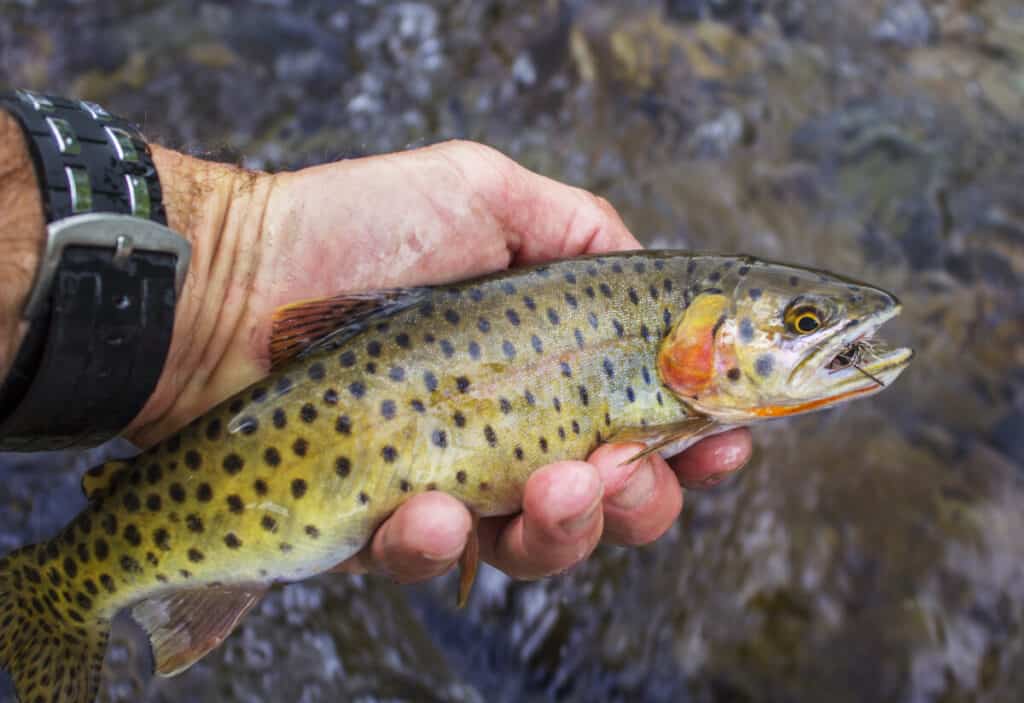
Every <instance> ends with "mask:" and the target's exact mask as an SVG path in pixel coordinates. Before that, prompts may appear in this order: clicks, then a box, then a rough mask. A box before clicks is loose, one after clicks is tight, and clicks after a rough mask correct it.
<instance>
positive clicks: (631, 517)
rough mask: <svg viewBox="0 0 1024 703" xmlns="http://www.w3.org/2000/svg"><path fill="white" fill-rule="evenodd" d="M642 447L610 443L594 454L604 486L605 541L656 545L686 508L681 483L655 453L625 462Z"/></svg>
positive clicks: (593, 462)
mask: <svg viewBox="0 0 1024 703" xmlns="http://www.w3.org/2000/svg"><path fill="white" fill-rule="evenodd" d="M643 448H644V447H643V445H642V444H607V445H604V446H601V447H598V449H597V450H596V451H595V452H594V453H593V454H591V455H590V458H589V461H590V463H592V464H593V465H594V466H596V467H597V470H598V472H599V473H600V475H601V481H602V482H603V483H604V539H605V541H609V542H614V543H616V544H630V545H638V544H647V543H648V542H653V541H654V540H656V539H657V538H658V537H660V536H661V535H662V534H664V533H665V531H666V530H667V529H668V528H669V527H670V526H671V525H672V523H673V521H675V519H676V518H677V517H678V516H679V511H680V510H682V507H683V491H682V489H681V488H680V487H679V480H678V479H677V478H676V476H675V474H674V473H673V472H672V469H671V468H669V466H668V464H667V463H665V460H664V459H662V458H661V457H660V456H658V455H657V454H651V455H648V456H646V457H644V458H643V459H641V460H640V461H635V462H632V463H629V464H626V463H623V462H625V461H627V460H628V459H629V458H630V457H632V456H635V455H636V454H637V452H639V451H641V450H643Z"/></svg>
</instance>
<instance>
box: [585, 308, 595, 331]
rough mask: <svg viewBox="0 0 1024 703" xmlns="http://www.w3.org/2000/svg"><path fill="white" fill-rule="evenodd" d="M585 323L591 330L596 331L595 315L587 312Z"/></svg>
mask: <svg viewBox="0 0 1024 703" xmlns="http://www.w3.org/2000/svg"><path fill="white" fill-rule="evenodd" d="M587 322H589V323H590V326H591V327H592V328H594V329H595V330H596V329H597V315H595V314H594V313H592V312H588V313H587Z"/></svg>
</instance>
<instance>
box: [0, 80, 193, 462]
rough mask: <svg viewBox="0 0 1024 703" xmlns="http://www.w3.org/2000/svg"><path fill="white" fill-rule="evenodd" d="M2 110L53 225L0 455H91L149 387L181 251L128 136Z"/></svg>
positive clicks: (160, 356)
mask: <svg viewBox="0 0 1024 703" xmlns="http://www.w3.org/2000/svg"><path fill="white" fill-rule="evenodd" d="M0 107H2V108H3V109H6V110H7V111H8V112H10V113H11V114H12V115H14V117H15V118H16V119H17V121H18V122H19V123H20V124H21V126H22V128H23V130H24V132H25V136H26V141H27V142H28V146H29V151H30V152H31V155H32V159H33V162H34V164H35V167H36V173H37V175H38V177H39V184H40V188H41V192H42V194H43V203H44V208H45V213H46V219H47V222H48V223H49V224H48V228H47V243H46V249H45V251H44V252H43V253H42V255H41V264H40V267H39V271H38V272H37V275H36V280H35V282H34V284H33V288H32V292H31V294H30V296H29V299H28V302H27V304H26V307H25V311H24V314H23V317H24V318H26V320H27V321H28V323H29V329H28V332H27V334H26V336H25V339H24V340H23V342H22V344H21V347H20V349H19V351H18V354H17V356H16V358H15V359H14V362H13V366H12V368H11V370H10V371H9V372H8V375H7V377H6V379H4V381H3V384H2V386H0V450H9V451H35V450H42V449H57V448H63V447H70V446H83V447H84V446H93V445H96V444H99V443H101V442H103V441H105V440H107V439H109V438H111V437H113V436H114V435H116V434H117V433H118V432H120V431H121V430H122V429H123V428H124V427H125V425H127V424H128V422H129V421H131V419H132V418H134V417H135V416H136V415H137V414H138V412H139V410H141V409H142V406H143V405H144V404H145V402H146V401H147V400H148V398H149V396H150V394H151V393H152V392H153V389H154V388H155V387H156V383H157V380H158V379H159V377H160V373H161V371H162V369H163V365H164V361H165V359H166V355H167V350H168V349H169V347H170V340H171V332H172V329H173V326H174V310H175V304H176V301H177V297H178V295H179V293H180V289H181V285H182V283H183V280H184V273H185V270H186V268H187V266H188V258H189V247H188V244H187V242H185V240H184V239H183V238H181V237H179V236H178V235H176V234H174V233H173V232H171V231H170V230H169V229H167V228H166V226H165V225H166V215H165V213H164V208H163V199H162V193H161V190H160V184H159V181H158V179H157V175H156V169H155V168H154V166H153V162H152V159H151V157H150V153H149V149H148V147H147V145H146V143H145V141H143V139H142V137H141V135H140V134H139V132H138V131H137V130H136V129H135V128H134V127H133V126H132V125H130V124H129V123H127V122H125V121H123V120H120V119H117V118H115V117H113V116H111V115H110V114H109V113H107V112H106V111H105V110H103V109H102V108H100V107H99V106H97V105H95V104H92V103H87V102H78V101H70V100H64V99H61V98H56V97H49V96H43V95H39V94H36V93H29V92H27V91H18V92H16V93H14V94H9V95H0Z"/></svg>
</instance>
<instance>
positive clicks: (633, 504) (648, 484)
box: [608, 461, 656, 510]
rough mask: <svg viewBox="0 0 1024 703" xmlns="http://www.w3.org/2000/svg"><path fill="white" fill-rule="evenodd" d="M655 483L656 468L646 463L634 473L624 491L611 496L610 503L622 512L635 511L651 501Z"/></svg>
mask: <svg viewBox="0 0 1024 703" xmlns="http://www.w3.org/2000/svg"><path fill="white" fill-rule="evenodd" d="M655 483H656V478H655V475H654V467H653V466H651V462H649V461H644V462H643V463H642V464H640V466H638V467H637V468H636V470H635V471H633V475H632V476H630V477H629V480H628V481H626V485H625V486H623V487H622V490H621V491H619V492H618V493H616V494H615V495H612V496H609V497H608V501H609V502H610V503H611V504H612V505H614V506H615V507H616V508H619V509H620V510H635V509H636V508H639V507H640V506H642V505H644V504H646V503H647V502H648V501H649V500H650V499H651V495H653V494H654V484H655Z"/></svg>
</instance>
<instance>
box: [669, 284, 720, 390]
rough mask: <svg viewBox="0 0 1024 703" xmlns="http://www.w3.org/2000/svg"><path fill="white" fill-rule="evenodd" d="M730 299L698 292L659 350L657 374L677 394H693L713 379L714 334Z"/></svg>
mask: <svg viewBox="0 0 1024 703" xmlns="http://www.w3.org/2000/svg"><path fill="white" fill-rule="evenodd" d="M729 305H730V301H729V299H728V298H727V297H726V296H724V295H721V294H717V293H703V294H701V295H698V296H697V297H696V298H694V299H693V302H692V303H690V305H689V307H687V308H686V312H684V313H683V316H682V318H681V319H680V320H679V323H678V324H677V325H676V327H675V329H673V330H672V332H671V333H670V334H669V335H668V336H667V337H666V338H665V340H664V341H663V342H662V343H661V348H660V349H658V373H659V374H660V376H661V380H662V381H663V382H664V383H665V385H666V386H668V387H669V388H671V389H672V391H673V392H675V393H676V394H678V395H681V396H685V397H690V398H693V397H696V396H698V395H699V394H700V393H701V392H703V391H704V390H706V389H707V388H708V387H709V386H711V384H712V382H713V381H714V379H715V334H716V333H717V332H718V328H719V326H720V324H721V322H722V321H723V319H724V316H725V315H726V313H727V311H728V309H729Z"/></svg>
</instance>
